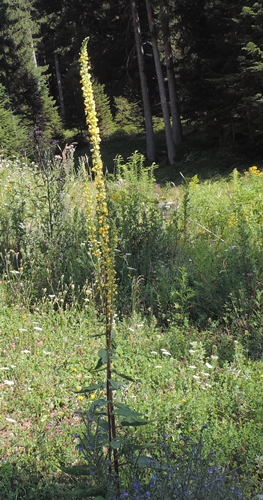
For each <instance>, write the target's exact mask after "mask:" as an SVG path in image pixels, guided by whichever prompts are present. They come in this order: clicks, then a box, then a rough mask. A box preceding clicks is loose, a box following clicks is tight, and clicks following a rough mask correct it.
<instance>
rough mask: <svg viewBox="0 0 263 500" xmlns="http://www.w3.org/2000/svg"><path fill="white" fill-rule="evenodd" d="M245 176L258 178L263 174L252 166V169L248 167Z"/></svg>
mask: <svg viewBox="0 0 263 500" xmlns="http://www.w3.org/2000/svg"><path fill="white" fill-rule="evenodd" d="M245 174H246V175H254V176H258V175H262V174H263V172H261V170H259V168H258V167H256V166H255V165H253V167H250V168H249V170H248V171H246V172H245Z"/></svg>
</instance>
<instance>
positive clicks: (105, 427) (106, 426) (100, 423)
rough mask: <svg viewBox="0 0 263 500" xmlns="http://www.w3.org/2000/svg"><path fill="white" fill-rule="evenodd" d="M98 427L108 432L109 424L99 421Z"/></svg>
mask: <svg viewBox="0 0 263 500" xmlns="http://www.w3.org/2000/svg"><path fill="white" fill-rule="evenodd" d="M99 426H100V427H101V428H102V429H104V430H105V431H108V430H109V424H108V422H106V421H105V420H100V421H99Z"/></svg>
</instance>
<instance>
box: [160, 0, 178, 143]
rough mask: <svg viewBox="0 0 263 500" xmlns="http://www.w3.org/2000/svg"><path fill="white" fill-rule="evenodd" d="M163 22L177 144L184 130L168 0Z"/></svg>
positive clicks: (164, 2) (163, 13)
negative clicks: (179, 103) (177, 86)
mask: <svg viewBox="0 0 263 500" xmlns="http://www.w3.org/2000/svg"><path fill="white" fill-rule="evenodd" d="M161 22H162V33H163V40H164V50H165V61H166V71H167V80H168V89H169V98H170V108H171V116H172V132H173V141H174V144H175V145H176V146H177V145H178V144H180V142H181V141H182V138H183V132H182V123H181V119H180V113H179V105H178V96H177V90H176V78H175V72H174V65H173V53H172V46H171V38H170V27H169V16H168V3H167V1H166V0H163V1H162V2H161Z"/></svg>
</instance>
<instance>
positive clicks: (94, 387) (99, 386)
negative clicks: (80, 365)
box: [78, 384, 104, 394]
mask: <svg viewBox="0 0 263 500" xmlns="http://www.w3.org/2000/svg"><path fill="white" fill-rule="evenodd" d="M103 385H104V384H91V385H89V386H88V387H84V389H81V390H80V391H78V394H85V392H92V391H96V390H97V389H102V388H103Z"/></svg>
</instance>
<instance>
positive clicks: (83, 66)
mask: <svg viewBox="0 0 263 500" xmlns="http://www.w3.org/2000/svg"><path fill="white" fill-rule="evenodd" d="M87 44H88V38H86V39H85V40H84V41H83V43H82V46H81V51H80V59H79V61H80V77H81V85H82V92H83V98H84V109H85V115H86V123H87V126H88V131H89V136H90V143H91V149H90V151H91V155H92V171H93V173H94V177H95V178H94V185H95V187H96V198H95V200H94V198H93V196H92V193H91V190H90V189H88V190H87V192H86V201H87V216H88V228H89V239H90V244H91V245H90V248H91V253H92V256H93V258H94V261H95V265H96V271H97V277H96V281H97V287H98V290H99V292H100V296H101V301H102V304H103V308H104V311H105V315H106V321H107V323H108V324H109V323H111V322H112V314H113V312H112V311H113V305H114V295H115V293H116V282H115V268H114V256H113V251H112V247H111V235H110V224H109V218H108V217H109V212H108V204H107V192H106V185H105V181H104V174H103V163H102V159H101V154H100V142H101V138H100V131H99V126H98V119H97V115H96V106H95V100H94V95H93V88H92V81H91V76H90V63H89V56H88V50H87ZM94 216H95V219H94ZM113 247H114V245H113Z"/></svg>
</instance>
